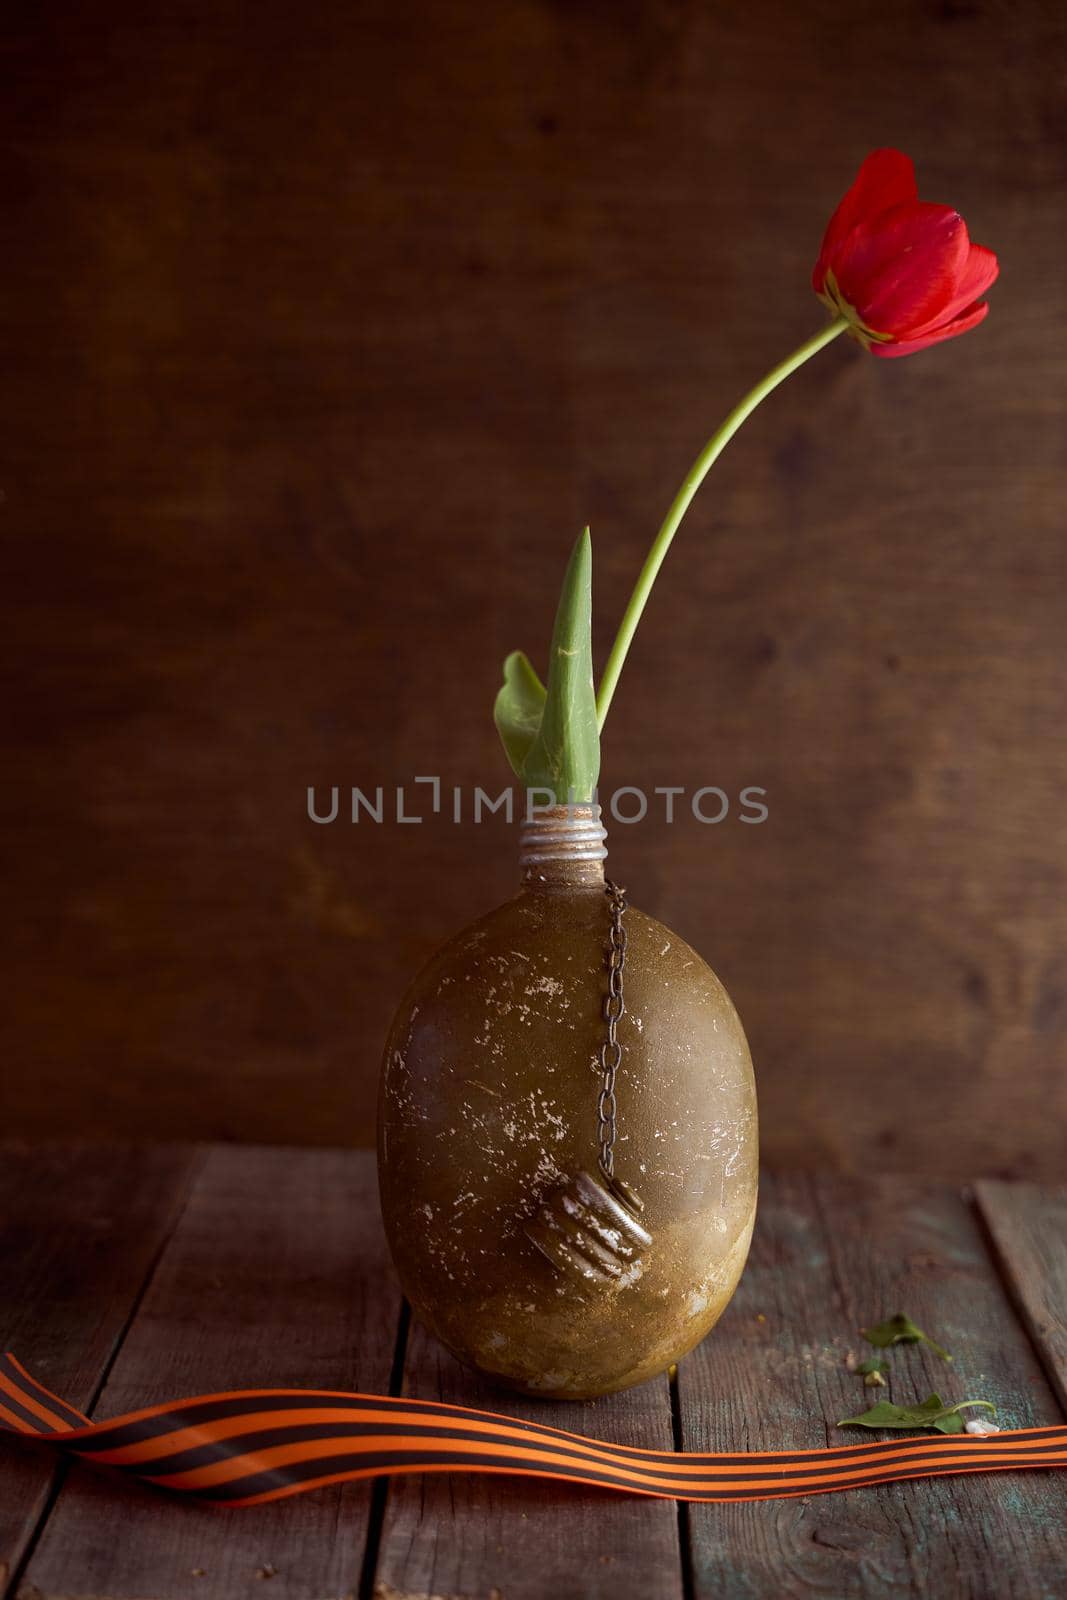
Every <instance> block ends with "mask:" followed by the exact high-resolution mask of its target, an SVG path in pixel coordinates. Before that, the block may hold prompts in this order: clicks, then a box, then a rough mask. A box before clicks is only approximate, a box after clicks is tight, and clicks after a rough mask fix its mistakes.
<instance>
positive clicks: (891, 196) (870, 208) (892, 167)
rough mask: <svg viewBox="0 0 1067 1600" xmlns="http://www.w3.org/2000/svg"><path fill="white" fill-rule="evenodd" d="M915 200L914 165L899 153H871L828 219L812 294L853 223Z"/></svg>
mask: <svg viewBox="0 0 1067 1600" xmlns="http://www.w3.org/2000/svg"><path fill="white" fill-rule="evenodd" d="M918 198H919V189H918V185H917V184H916V182H915V163H914V162H913V161H912V159H911V157H910V156H906V155H904V154H903V153H902V152H901V151H899V150H872V151H871V153H870V155H869V156H868V157H867V158H866V160H865V161H864V163H863V165H862V166H861V167H860V170H859V172H858V173H857V174H856V177H855V181H854V182H853V184H852V187H851V189H849V191H848V193H847V194H846V195H845V197H844V199H843V200H842V201H841V204H840V205H839V206H838V208H837V210H836V211H835V212H834V214H833V216H832V217H831V218H830V222H829V226H828V227H827V229H826V233H825V234H824V236H823V241H822V247H821V249H820V250H819V259H818V261H817V262H816V264H815V271H814V273H813V274H812V280H811V281H812V285H813V287H814V289H815V293H816V294H821V293H822V289H823V285H824V283H825V282H826V269H827V268H828V267H829V266H831V265H832V262H831V257H832V255H833V252H834V251H835V250H836V249H837V247H838V245H839V244H841V242H842V240H844V239H845V238H847V236H848V235H849V234H850V233H851V232H852V229H853V228H854V227H855V226H856V224H857V222H865V221H867V220H868V218H870V217H876V216H877V215H878V214H879V212H881V211H890V210H892V208H893V207H894V206H903V205H908V204H909V203H910V202H912V201H915V200H918Z"/></svg>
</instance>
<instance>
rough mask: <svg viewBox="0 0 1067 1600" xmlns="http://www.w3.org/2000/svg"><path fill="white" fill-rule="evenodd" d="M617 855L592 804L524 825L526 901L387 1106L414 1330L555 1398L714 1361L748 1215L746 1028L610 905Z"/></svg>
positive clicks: (390, 1213) (388, 1165) (502, 921)
mask: <svg viewBox="0 0 1067 1600" xmlns="http://www.w3.org/2000/svg"><path fill="white" fill-rule="evenodd" d="M604 838H605V832H604V829H603V827H602V826H601V824H600V808H599V807H596V806H585V807H581V806H579V807H572V808H571V809H570V810H568V808H566V807H556V808H552V809H551V810H549V811H547V812H543V813H541V814H539V815H538V816H537V817H535V818H534V820H532V821H531V822H527V823H524V824H523V825H522V845H521V854H522V865H523V881H522V887H521V889H520V891H519V893H518V894H517V895H516V896H515V898H514V899H512V900H509V901H508V902H507V903H506V904H505V905H502V906H500V907H499V908H498V909H497V910H495V911H492V912H490V913H489V915H488V916H485V917H482V918H481V919H480V920H479V921H478V922H475V923H473V924H472V925H471V926H470V927H469V928H466V929H464V931H463V932H462V933H459V934H457V935H456V937H455V938H453V939H451V940H450V941H449V942H448V943H447V944H446V945H444V946H443V947H442V948H441V949H440V950H439V951H438V952H437V953H436V955H434V956H433V957H432V958H431V960H430V961H429V962H428V963H427V965H426V966H425V967H424V968H423V970H422V972H420V974H419V975H418V977H417V978H416V979H415V981H414V983H413V984H412V985H411V987H410V989H409V990H408V992H407V994H406V995H405V997H404V1000H403V1002H402V1004H401V1006H400V1009H399V1011H398V1012H397V1015H396V1018H395V1020H394V1022H393V1025H392V1028H391V1030H390V1034H389V1038H388V1041H387V1044H386V1049H385V1058H384V1062H383V1067H382V1078H381V1093H380V1102H379V1117H378V1170H379V1181H380V1185H381V1195H382V1208H383V1214H384V1218H385V1226H386V1231H387V1234H388V1238H389V1244H390V1248H391V1250H392V1253H393V1258H394V1260H395V1262H396V1266H397V1270H398V1272H399V1275H400V1281H401V1284H402V1286H403V1289H404V1292H405V1294H406V1295H407V1296H408V1299H409V1300H410V1302H411V1305H412V1307H413V1309H414V1311H415V1314H416V1315H417V1316H418V1317H419V1318H420V1319H421V1320H422V1321H423V1322H424V1323H425V1324H426V1326H427V1327H429V1328H430V1329H431V1331H432V1332H433V1333H434V1334H436V1335H437V1337H438V1338H439V1339H440V1340H441V1341H442V1342H443V1343H444V1344H445V1345H447V1346H448V1348H449V1349H450V1350H452V1351H453V1352H454V1354H455V1355H457V1356H458V1357H459V1358H460V1359H461V1360H463V1361H466V1362H468V1363H470V1364H471V1365H473V1366H475V1367H478V1368H480V1369H481V1370H482V1371H483V1372H485V1373H488V1374H491V1375H492V1376H494V1377H496V1378H498V1379H499V1380H501V1381H502V1382H504V1383H506V1384H508V1385H510V1386H512V1387H514V1388H517V1389H520V1390H523V1391H525V1392H527V1393H531V1394H537V1395H543V1396H557V1397H560V1398H563V1397H567V1398H576V1397H590V1396H594V1395H601V1394H608V1393H610V1392H611V1391H612V1390H616V1389H623V1388H627V1387H628V1386H629V1385H631V1384H635V1383H641V1382H643V1381H644V1380H645V1379H646V1378H650V1377H652V1376H653V1375H654V1374H656V1373H658V1372H662V1371H663V1370H664V1369H665V1368H666V1367H668V1366H670V1365H671V1363H672V1362H675V1361H677V1360H678V1358H679V1357H680V1356H682V1355H684V1354H685V1352H686V1351H687V1350H689V1349H691V1348H692V1346H693V1345H694V1344H696V1343H697V1342H698V1340H700V1339H702V1338H703V1337H704V1335H705V1334H706V1333H707V1332H708V1331H709V1329H711V1328H712V1327H713V1326H714V1324H715V1322H716V1321H717V1320H718V1318H719V1316H720V1315H721V1314H722V1311H723V1309H724V1308H725V1306H726V1305H727V1303H728V1301H729V1299H730V1296H731V1295H732V1294H733V1292H734V1289H735V1287H736V1285H737V1281H738V1279H739V1277H740V1275H741V1270H742V1268H743V1266H744V1263H745V1258H746V1256H747V1254H748V1247H749V1241H750V1238H751V1235H752V1225H753V1221H754V1219H755V1210H756V1182H757V1129H756V1097H755V1086H754V1083H753V1077H752V1063H751V1059H750V1057H749V1052H748V1046H747V1044H746V1042H745V1036H744V1033H743V1031H742V1028H741V1023H740V1021H739V1019H738V1016H737V1013H736V1011H735V1010H734V1008H733V1005H732V1004H731V1002H730V998H729V996H728V995H727V993H726V991H725V989H724V988H723V986H722V984H721V983H720V982H719V980H718V979H717V978H716V976H715V974H714V973H713V972H712V971H711V969H710V968H709V967H708V966H707V965H706V963H705V962H704V961H702V960H701V958H700V956H698V955H697V954H696V952H695V951H694V950H692V949H690V947H689V946H688V945H687V944H685V943H684V941H683V940H681V939H679V938H678V936H677V935H676V934H674V933H671V932H670V930H669V929H667V928H665V927H664V926H663V925H662V923H659V922H656V921H654V920H653V918H651V917H647V916H645V915H644V913H643V912H641V911H638V910H637V909H636V908H633V907H626V908H625V909H622V907H623V905H624V902H623V901H622V899H621V896H620V895H619V893H618V892H617V891H616V893H615V894H614V895H612V894H609V893H606V886H605V878H604V866H603V863H604V857H605V856H606V854H607V852H606V850H605V848H604ZM613 1018H614V1021H613V1020H612V1019H613ZM616 1067H617V1070H615V1068H616ZM606 1071H609V1072H610V1079H609V1082H608V1083H607V1084H606V1083H605V1081H604V1079H605V1072H606Z"/></svg>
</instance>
